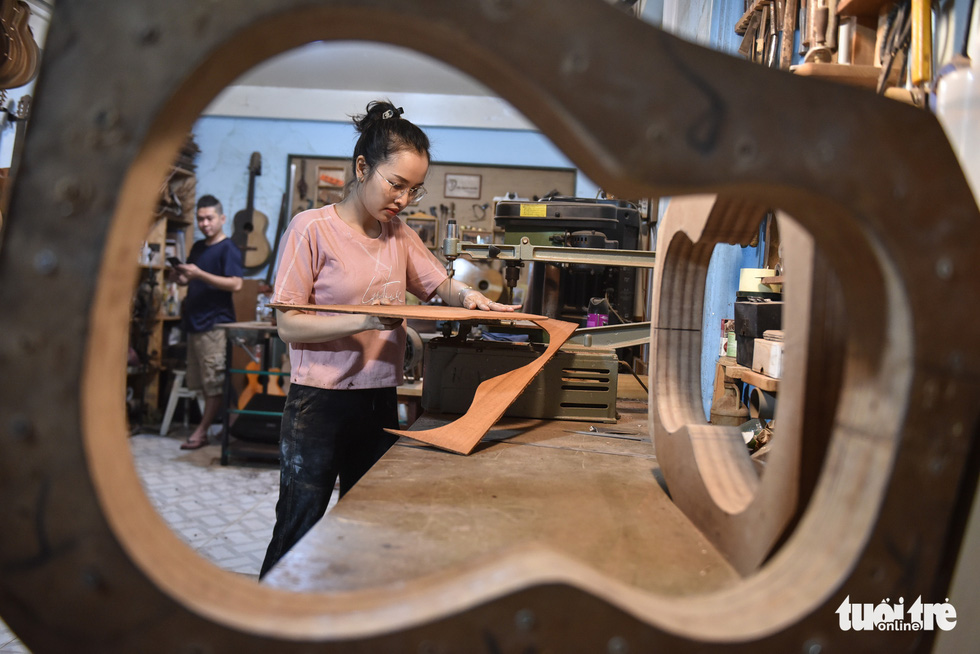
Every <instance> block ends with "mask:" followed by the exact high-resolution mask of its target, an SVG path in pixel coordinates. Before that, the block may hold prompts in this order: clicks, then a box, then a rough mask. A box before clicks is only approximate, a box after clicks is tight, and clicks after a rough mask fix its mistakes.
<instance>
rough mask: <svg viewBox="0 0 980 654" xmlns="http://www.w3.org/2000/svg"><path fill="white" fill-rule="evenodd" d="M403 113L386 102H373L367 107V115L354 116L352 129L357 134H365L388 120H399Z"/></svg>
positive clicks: (403, 111) (399, 108)
mask: <svg viewBox="0 0 980 654" xmlns="http://www.w3.org/2000/svg"><path fill="white" fill-rule="evenodd" d="M403 113H405V110H404V109H402V108H401V107H396V106H395V105H393V104H392V103H391V102H389V101H387V100H373V101H372V102H370V103H369V104H368V106H367V113H365V114H364V115H361V116H354V127H355V128H357V131H358V132H361V133H363V132H365V131H366V130H368V129H370V128H371V127H372V126H373V125H375V124H377V123H380V122H381V121H383V120H387V119H389V118H399V117H401V115H402V114H403Z"/></svg>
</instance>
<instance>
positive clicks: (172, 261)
mask: <svg viewBox="0 0 980 654" xmlns="http://www.w3.org/2000/svg"><path fill="white" fill-rule="evenodd" d="M167 263H169V264H170V265H171V267H173V268H176V267H177V266H181V265H183V264H184V262H183V261H181V260H180V259H178V258H177V257H167Z"/></svg>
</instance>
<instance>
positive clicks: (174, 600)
mask: <svg viewBox="0 0 980 654" xmlns="http://www.w3.org/2000/svg"><path fill="white" fill-rule="evenodd" d="M213 10H214V5H213V3H207V2H199V1H198V0H174V1H172V2H169V3H157V2H149V1H148V0H144V1H143V2H130V3H127V4H125V5H124V6H123V5H120V4H119V3H118V2H114V1H112V0H91V1H89V2H85V3H80V2H73V1H70V0H66V1H65V2H62V3H59V5H58V8H57V11H56V12H55V13H54V17H53V20H52V25H51V29H50V32H49V36H48V40H47V47H46V52H45V59H44V61H43V63H42V73H41V76H40V78H39V85H38V90H37V95H36V97H37V103H36V107H35V111H34V114H33V116H32V125H31V131H30V133H29V135H28V139H27V144H26V148H25V158H26V161H27V162H29V165H25V166H24V167H23V168H22V169H21V175H20V178H19V179H18V180H17V186H16V188H15V190H14V195H13V199H12V203H11V208H10V212H9V219H8V220H7V221H6V225H5V227H6V229H7V234H6V242H5V243H4V245H3V250H2V252H0V279H2V280H3V284H2V285H0V303H2V305H3V306H4V307H5V310H4V312H3V314H2V315H0V332H2V333H3V334H4V338H3V342H2V344H0V360H2V361H3V366H4V370H5V372H6V376H5V377H6V380H5V381H4V382H3V387H2V392H0V416H2V420H0V429H2V434H0V435H2V438H0V448H2V456H0V466H2V474H0V484H2V489H3V501H2V502H0V521H2V523H3V524H4V525H6V526H7V529H8V531H7V532H6V533H5V534H4V538H2V539H0V571H2V574H0V613H2V615H3V617H4V620H5V621H7V623H8V624H9V625H10V626H11V627H12V628H13V629H14V630H15V632H16V633H17V634H18V635H19V636H20V637H21V638H22V639H23V640H24V641H25V642H26V643H27V644H28V646H29V647H31V649H32V650H34V651H38V652H43V651H66V650H80V649H81V650H89V651H92V650H96V651H102V652H111V651H120V652H126V651H138V650H139V651H142V650H146V649H154V650H159V651H180V650H182V649H183V650H192V649H199V650H204V651H213V652H217V651H235V652H249V651H268V650H269V649H270V648H271V649H275V650H276V651H280V652H291V651H301V650H302V651H305V650H308V649H309V646H310V644H311V643H320V644H324V643H333V645H334V647H333V648H332V649H336V650H343V649H358V648H360V649H372V648H373V649H376V650H377V649H384V648H387V649H398V650H401V651H404V650H407V649H419V648H423V649H425V648H429V649H436V650H438V649H448V650H472V649H474V648H476V647H484V646H486V643H487V642H488V640H487V639H491V640H492V641H493V642H494V643H496V644H497V645H499V646H500V647H501V649H514V648H518V647H520V648H522V649H525V648H527V647H531V646H536V647H538V648H540V647H542V646H548V647H552V648H554V647H556V646H557V647H558V648H560V646H561V644H566V645H569V646H571V644H574V646H575V647H577V648H579V649H592V650H600V649H603V648H606V647H612V643H613V641H614V640H616V642H623V643H627V644H628V646H629V647H630V649H631V651H632V650H633V647H634V646H635V648H636V651H651V650H653V649H655V648H662V649H670V650H671V651H682V650H687V651H693V650H697V651H708V650H721V649H725V650H726V651H759V650H760V649H765V648H768V649H770V650H771V651H798V650H799V649H800V648H801V646H802V644H806V643H813V644H818V645H825V644H827V645H829V644H834V643H846V642H847V638H848V637H853V635H852V634H849V633H843V632H841V631H840V630H839V629H838V627H837V621H836V615H835V614H834V609H835V608H836V606H837V605H838V604H839V603H840V601H841V600H842V599H843V598H844V596H845V595H848V594H850V595H851V596H852V598H854V599H856V600H858V601H878V600H879V599H881V598H882V597H891V596H895V595H902V594H904V595H905V596H907V597H914V596H916V595H919V594H923V595H925V596H932V597H936V598H939V597H941V596H942V592H943V591H944V589H945V588H946V587H947V585H948V575H949V569H950V562H951V560H952V559H951V557H952V556H954V555H955V553H956V548H957V546H958V543H959V534H960V532H959V531H958V529H959V525H961V522H962V519H963V516H964V515H965V512H966V511H967V508H968V506H969V503H970V501H971V499H972V496H973V492H974V489H975V485H976V466H975V465H973V464H974V463H975V457H976V448H975V445H976V441H977V438H978V435H977V425H978V410H980V409H978V406H977V402H976V397H977V395H978V390H980V388H978V387H980V384H978V381H977V380H978V379H980V345H978V341H977V339H976V338H975V334H976V330H975V328H974V327H972V325H973V324H974V322H975V315H974V312H973V311H972V307H971V306H968V303H966V302H963V299H964V298H972V297H976V296H977V295H978V292H977V291H978V285H980V274H978V272H980V270H978V266H980V260H978V258H977V257H976V252H978V251H980V220H978V215H977V214H978V211H977V207H976V204H975V203H974V200H973V197H972V195H971V194H970V191H969V188H968V186H967V184H966V182H965V180H964V179H963V176H962V173H961V171H960V169H959V166H958V164H957V162H956V159H955V157H954V155H953V154H952V152H951V151H950V149H949V146H948V144H947V142H946V140H945V137H944V135H943V133H942V131H941V129H940V127H939V126H938V124H937V123H936V121H935V120H934V119H933V118H932V117H931V116H929V115H927V114H925V113H923V112H921V111H918V110H915V109H912V108H910V107H906V106H901V105H899V104H897V103H891V102H889V101H887V100H884V99H881V98H878V97H875V96H874V95H873V94H870V93H866V92H863V91H860V90H855V89H848V88H843V87H836V86H832V85H830V84H826V83H821V82H819V81H815V80H804V79H798V78H794V77H792V76H789V75H786V74H783V73H778V72H774V71H769V70H764V69H762V68H761V67H756V66H752V65H751V64H748V63H746V62H743V61H739V60H736V59H734V58H731V57H728V56H726V55H722V54H718V53H714V52H710V51H708V50H705V49H703V48H700V47H697V46H694V45H691V44H688V43H685V42H683V41H681V40H679V39H676V38H673V37H671V36H669V35H666V34H664V33H662V32H660V31H658V30H656V29H654V28H653V27H651V26H649V25H646V24H643V23H641V22H640V21H636V20H635V19H632V18H630V17H628V16H625V15H623V14H622V13H620V12H618V11H617V10H615V9H613V8H612V7H610V6H608V5H607V4H606V3H604V2H601V1H599V0H565V1H563V2H527V1H522V0H478V1H474V2H469V3H463V2H458V1H456V0H429V1H427V2H424V3H405V2H402V1H401V0H319V1H312V2H311V1H310V0H251V1H249V2H242V3H238V4H236V6H235V10H234V11H230V12H221V13H220V14H212V11H213ZM543 26H547V28H546V29H545V28H544V27H543ZM569 35H574V38H569ZM317 39H366V40H378V41H384V42H389V43H393V44H398V45H404V46H407V47H412V48H415V49H417V50H419V51H421V52H424V53H427V54H430V55H432V56H434V57H436V58H439V59H442V60H444V61H448V62H451V63H452V64H453V65H455V66H457V67H458V68H459V69H461V70H462V71H464V72H466V73H469V74H471V75H473V76H474V77H476V78H477V79H479V80H480V81H482V82H483V83H485V84H487V85H488V86H490V87H491V88H493V89H494V90H495V91H497V92H498V93H499V94H500V95H501V96H502V97H504V98H506V99H508V100H509V101H510V102H511V103H512V104H514V105H515V106H516V107H517V108H518V109H519V110H520V111H521V112H523V113H524V115H525V116H526V117H527V118H529V119H530V120H531V121H532V122H533V123H535V124H537V125H540V126H541V127H542V131H543V132H544V133H545V134H546V135H547V136H548V137H549V138H550V139H551V140H552V141H553V142H554V143H555V144H556V145H557V146H558V147H559V148H561V149H562V150H563V151H564V152H565V153H566V154H567V155H568V156H569V157H570V158H571V159H572V160H573V161H575V162H576V163H577V164H578V165H579V166H580V168H581V169H582V170H583V171H584V172H585V173H586V174H587V175H588V176H589V177H590V178H592V179H594V180H595V181H596V182H598V183H599V184H600V185H601V186H603V187H604V188H606V189H608V190H609V191H611V192H613V193H615V194H616V195H617V196H622V197H648V196H660V195H677V194H682V193H687V192H692V191H698V190H700V191H724V190H726V189H727V190H731V189H738V191H739V192H740V193H741V194H742V196H743V197H745V198H747V199H748V200H750V201H752V202H755V203H758V204H762V205H765V206H775V207H779V208H782V209H784V210H786V211H787V212H788V213H790V214H791V215H792V216H793V217H794V218H795V219H797V220H798V221H799V222H800V223H801V225H802V226H803V227H804V228H805V229H806V230H807V231H808V232H810V233H811V234H812V235H813V237H814V239H815V243H816V247H817V249H818V250H819V251H821V252H823V253H825V255H826V257H827V259H828V262H829V264H830V265H831V266H832V267H833V268H834V270H835V271H836V272H837V275H838V277H839V278H840V279H841V280H845V282H847V283H845V284H844V286H843V296H842V297H843V303H844V308H845V310H846V314H847V316H848V322H847V330H846V343H845V352H846V357H845V368H844V374H843V383H842V390H843V392H842V397H841V401H840V405H839V408H838V409H837V410H836V413H835V416H836V419H835V423H834V428H833V431H832V435H831V445H830V449H829V452H830V457H829V459H828V463H827V465H826V466H825V472H824V474H823V476H822V477H821V478H820V480H819V482H818V483H817V484H816V485H815V487H814V492H813V499H812V501H811V502H810V504H809V507H808V509H807V510H806V512H805V513H804V515H803V516H802V518H801V521H800V524H799V527H798V528H797V530H796V531H795V532H794V533H793V534H792V535H791V536H789V538H788V539H787V541H786V544H785V545H784V547H783V548H782V549H781V550H780V551H779V552H778V553H777V554H776V555H775V556H774V557H773V558H772V559H771V560H770V561H769V562H768V563H767V565H765V566H764V567H763V568H762V569H761V570H760V571H759V572H757V573H756V574H754V575H753V576H751V577H749V578H747V579H746V580H745V581H744V582H742V583H740V584H738V585H737V586H736V587H734V588H731V589H728V590H726V591H722V592H718V593H713V594H711V595H708V596H699V597H689V598H680V599H679V598H665V597H655V596H650V595H648V594H645V593H642V592H639V591H637V590H636V589H632V588H627V587H622V586H621V585H620V584H616V583H612V582H610V581H609V580H607V579H604V578H603V577H602V576H601V575H598V574H596V573H595V572H594V571H591V570H588V569H585V568H583V567H582V566H581V565H580V564H577V563H575V562H573V561H568V560H566V559H564V558H563V557H561V556H559V555H556V554H554V553H552V552H547V551H540V550H538V549H535V548H533V547H527V548H524V549H521V550H520V551H516V552H514V553H512V554H510V555H508V556H502V557H501V558H500V559H497V560H493V561H484V562H474V564H473V568H472V570H471V571H470V572H469V573H467V574H463V575H461V576H459V577H454V578H451V579H432V580H427V581H426V582H425V583H421V584H413V585H411V586H409V587H406V588H401V589H379V590H378V591H372V592H362V593H349V594H340V595H330V596H321V595H298V594H297V595H294V594H289V593H284V592H281V591H277V590H275V589H272V588H266V587H261V586H258V587H257V586H255V585H254V584H253V583H252V582H250V581H248V580H246V579H244V578H242V577H239V576H237V575H233V574H230V573H225V572H222V571H219V570H217V569H216V568H214V567H213V566H211V565H210V564H208V563H206V562H205V561H203V560H201V559H200V558H198V557H197V556H196V555H194V553H193V552H192V551H191V550H190V548H188V547H187V546H186V545H184V544H183V543H181V542H180V541H179V540H178V539H177V537H176V536H174V535H173V534H172V533H171V532H170V531H169V530H168V529H167V527H166V525H165V524H164V522H163V521H162V519H161V518H160V517H159V516H157V515H156V514H155V513H154V511H153V510H152V508H151V506H150V503H149V501H148V500H147V498H146V496H145V494H144V493H142V492H141V490H140V485H139V480H138V478H137V476H136V473H135V470H134V469H133V466H132V463H131V459H130V456H129V453H128V451H127V448H126V446H125V437H126V425H125V416H124V411H123V406H122V401H121V398H122V397H123V395H124V394H123V390H124V385H123V373H122V371H123V370H124V368H125V365H124V363H125V361H124V359H125V356H124V353H125V348H124V347H122V344H124V343H125V342H126V324H127V320H128V312H129V302H130V296H131V292H132V289H133V287H134V284H135V279H136V264H135V260H136V256H135V252H136V249H137V244H138V243H139V242H140V241H141V240H142V238H143V235H144V232H145V230H146V227H147V220H148V218H147V217H149V216H150V215H151V213H152V203H153V201H154V198H155V197H156V190H157V187H158V183H159V180H160V179H162V178H163V177H164V173H165V170H166V169H167V167H168V166H169V165H170V163H171V159H172V158H173V156H174V153H176V152H177V150H178V148H179V146H180V145H181V144H182V142H183V140H184V138H185V136H186V133H187V130H188V129H189V127H190V126H191V125H192V124H193V121H194V120H195V119H196V118H197V116H198V115H199V114H200V112H201V111H202V110H203V109H204V107H205V106H206V104H207V103H208V102H209V101H210V100H211V98H212V97H213V96H214V95H215V94H216V93H217V92H218V91H219V90H220V89H221V88H223V87H224V86H225V85H226V84H228V83H230V82H231V81H232V80H233V79H235V78H236V77H237V76H238V75H239V74H241V73H242V72H244V71H245V70H247V69H248V68H250V67H252V66H254V65H256V64H258V63H259V62H261V61H262V60H264V59H266V58H268V57H270V56H272V55H274V54H277V53H279V52H282V51H284V50H286V49H289V48H291V47H294V46H298V45H301V44H303V43H307V42H310V41H313V40H317ZM528 44H533V46H530V47H531V49H532V52H533V56H530V57H528V56H526V55H525V53H526V52H527V51H528V50H527V48H528V47H529V46H528ZM641 53H642V56H638V55H640V54H641ZM584 89H587V91H588V92H583V90H584ZM760 107H774V108H778V110H779V112H780V120H778V121H776V122H775V123H774V122H773V121H772V118H771V117H770V116H769V115H768V112H762V111H759V108H760ZM839 107H847V109H848V110H847V111H846V112H835V110H836V109H837V108H839ZM831 115H832V119H831V118H830V117H829V116H831ZM96 163H97V164H98V165H94V164H96ZM52 189H53V192H52ZM937 201H941V204H939V205H938V206H937V204H936V203H937ZM702 238H704V239H710V238H712V235H711V234H703V235H702ZM701 291H702V289H698V288H693V289H692V288H688V289H684V291H683V292H684V293H685V294H687V295H690V296H695V295H697V294H699V293H700V292H701ZM937 316H942V318H943V319H942V320H937V319H936V318H937ZM682 372H683V370H678V371H671V372H668V373H667V374H669V375H677V374H680V373H682ZM11 380H16V381H11ZM864 475H866V476H868V481H867V483H864V484H862V485H860V486H859V490H860V491H862V494H861V495H858V496H855V495H854V493H853V492H852V493H842V492H841V490H842V489H841V487H840V486H839V485H838V484H837V482H839V481H841V480H842V479H843V480H847V479H850V478H851V477H852V476H864ZM848 486H849V488H852V489H853V488H854V487H853V485H848ZM523 611H530V612H531V613H532V614H533V616H534V619H533V621H532V622H531V623H530V625H529V623H528V622H527V621H521V620H519V619H517V618H515V616H518V617H519V616H521V615H527V613H522V612H523ZM861 637H862V640H861V643H862V644H863V645H867V646H869V647H870V646H872V645H870V643H874V646H875V647H878V648H889V649H898V648H912V647H915V646H918V647H926V646H928V644H929V642H930V634H922V633H919V634H910V633H908V632H904V633H903V632H880V633H879V632H876V633H874V634H861ZM913 639H915V640H913ZM842 647H847V646H846V645H842Z"/></svg>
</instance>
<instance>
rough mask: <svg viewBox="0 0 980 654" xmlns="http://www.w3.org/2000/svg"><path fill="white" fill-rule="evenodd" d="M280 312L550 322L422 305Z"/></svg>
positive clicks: (347, 306)
mask: <svg viewBox="0 0 980 654" xmlns="http://www.w3.org/2000/svg"><path fill="white" fill-rule="evenodd" d="M269 306H270V307H272V308H273V309H278V310H279V311H289V310H294V311H323V312H326V313H363V314H366V315H370V316H383V317H386V318H407V319H410V320H479V321H481V322H502V321H505V320H533V321H535V322H539V321H545V320H548V316H539V315H536V314H533V313H521V312H519V311H481V310H480V309H463V308H460V307H443V306H424V305H420V304H270V305H269Z"/></svg>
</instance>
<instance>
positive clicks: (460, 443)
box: [386, 312, 578, 454]
mask: <svg viewBox="0 0 980 654" xmlns="http://www.w3.org/2000/svg"><path fill="white" fill-rule="evenodd" d="M484 313H485V312H484ZM534 322H535V323H536V324H537V325H539V326H540V327H543V328H544V329H545V331H547V332H548V336H549V338H550V339H551V340H550V341H549V342H548V349H546V350H545V351H544V353H543V354H542V355H541V356H539V357H538V358H537V359H535V360H534V361H532V362H531V363H529V364H527V365H525V366H522V367H520V368H518V369H517V370H511V371H510V372H506V373H504V374H502V375H497V376H496V377H491V378H490V379H487V380H485V381H484V382H483V383H481V384H480V385H479V386H477V388H476V395H474V396H473V404H471V405H470V408H469V409H468V410H467V411H466V413H464V414H463V415H462V417H460V418H459V419H458V420H454V421H453V422H451V423H449V424H448V425H443V426H442V427H436V428H435V429H427V430H425V431H402V430H398V429H388V430H386V431H389V432H391V433H392V434H397V435H399V436H408V437H409V438H414V439H415V440H417V441H422V442H423V443H428V444H429V445H435V446H436V447H441V448H442V449H444V450H449V451H450V452H457V453H459V454H469V453H470V452H472V451H473V448H474V447H476V444H477V443H479V442H480V439H481V438H483V437H484V436H485V435H486V433H487V432H488V431H490V428H491V427H493V423H495V422H497V421H498V420H500V416H502V415H504V411H506V410H507V407H509V406H510V405H511V404H513V403H514V400H516V399H517V396H518V395H520V394H521V393H522V392H524V389H525V388H527V386H528V384H530V383H531V380H533V379H534V376H535V375H537V374H538V372H540V371H541V368H543V367H544V364H546V363H548V361H549V360H550V359H551V357H553V356H555V353H556V352H557V351H558V348H560V347H561V346H562V344H564V343H565V341H567V340H568V337H569V336H571V335H572V332H574V331H575V329H576V328H577V327H578V325H576V324H575V323H571V322H565V321H564V320H534Z"/></svg>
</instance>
